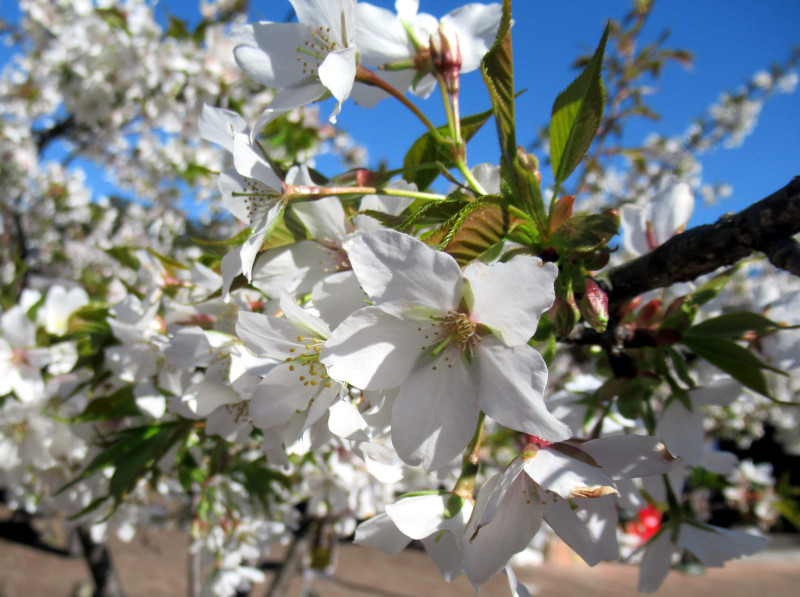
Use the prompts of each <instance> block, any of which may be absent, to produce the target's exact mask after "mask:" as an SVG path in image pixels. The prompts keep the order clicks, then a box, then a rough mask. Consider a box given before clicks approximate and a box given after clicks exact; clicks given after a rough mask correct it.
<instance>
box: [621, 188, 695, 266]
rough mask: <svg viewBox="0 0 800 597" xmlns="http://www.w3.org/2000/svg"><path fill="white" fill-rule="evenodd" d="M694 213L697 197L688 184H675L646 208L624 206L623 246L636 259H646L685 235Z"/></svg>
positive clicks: (635, 205) (622, 212) (634, 205)
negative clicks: (681, 235)
mask: <svg viewBox="0 0 800 597" xmlns="http://www.w3.org/2000/svg"><path fill="white" fill-rule="evenodd" d="M693 211H694V195H693V194H692V190H691V189H690V188H689V185H688V184H686V183H685V182H679V183H676V184H673V185H671V186H669V187H667V188H666V189H664V190H663V191H662V192H661V193H659V194H658V195H657V196H656V197H655V198H653V199H652V200H650V201H649V202H648V203H647V205H644V206H642V205H638V204H635V203H627V204H625V205H623V206H622V209H621V211H620V217H621V220H622V245H623V246H624V247H625V250H626V251H628V252H630V253H633V254H634V255H644V254H645V253H649V252H650V251H652V250H653V249H655V248H656V247H657V246H659V245H661V244H663V243H665V242H666V241H668V240H669V239H670V238H672V236H674V235H675V234H677V233H679V232H682V231H683V230H684V229H685V228H686V225H687V224H688V223H689V220H690V219H691V217H692V212H693Z"/></svg>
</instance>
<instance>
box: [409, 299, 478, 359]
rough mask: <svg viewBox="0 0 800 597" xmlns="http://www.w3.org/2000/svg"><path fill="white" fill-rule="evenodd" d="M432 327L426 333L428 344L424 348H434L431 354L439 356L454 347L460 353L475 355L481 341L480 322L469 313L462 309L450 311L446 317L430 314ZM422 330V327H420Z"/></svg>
mask: <svg viewBox="0 0 800 597" xmlns="http://www.w3.org/2000/svg"><path fill="white" fill-rule="evenodd" d="M430 320H431V323H432V325H431V328H430V331H429V333H427V334H425V340H426V344H425V345H423V346H422V350H428V349H429V348H431V347H432V348H433V350H432V351H431V356H434V357H435V356H438V355H439V354H441V353H442V352H444V351H445V350H446V349H448V348H454V349H455V350H457V351H458V352H460V353H464V352H466V353H467V356H469V357H470V358H471V357H472V356H473V351H474V349H475V346H477V345H478V343H479V342H480V341H481V337H480V335H479V334H478V333H477V328H478V324H477V323H475V322H474V321H472V320H471V319H470V318H469V315H467V314H466V313H462V312H460V311H448V312H447V315H445V316H444V317H434V316H433V315H431V316H430ZM420 331H422V328H420Z"/></svg>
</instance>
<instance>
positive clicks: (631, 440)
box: [580, 435, 677, 477]
mask: <svg viewBox="0 0 800 597" xmlns="http://www.w3.org/2000/svg"><path fill="white" fill-rule="evenodd" d="M580 449H581V450H582V451H584V452H586V453H587V454H588V455H589V456H591V457H592V458H593V459H594V461H595V462H596V463H597V464H599V465H600V467H601V468H602V469H603V472H604V473H606V474H607V475H609V476H611V477H647V476H650V475H663V474H664V473H666V472H668V471H670V470H672V468H673V467H674V466H675V464H676V463H677V461H676V460H675V459H674V458H672V457H671V456H670V454H669V453H668V452H667V451H666V448H665V447H664V445H663V444H661V443H660V442H659V441H658V440H657V439H656V438H654V437H650V436H649V435H617V436H613V437H604V438H600V439H594V440H590V441H588V442H584V443H582V444H581V445H580Z"/></svg>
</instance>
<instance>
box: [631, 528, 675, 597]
mask: <svg viewBox="0 0 800 597" xmlns="http://www.w3.org/2000/svg"><path fill="white" fill-rule="evenodd" d="M673 553H675V544H674V543H672V538H671V535H670V532H669V531H668V530H665V531H663V532H661V533H660V534H659V535H658V536H656V538H655V539H652V540H651V541H650V543H648V544H647V549H646V550H645V552H644V556H643V557H642V562H641V564H640V565H639V591H641V592H643V593H648V594H650V593H655V592H656V591H657V590H658V588H659V587H660V586H661V583H663V582H664V579H665V578H667V574H669V569H670V566H671V564H672V554H673Z"/></svg>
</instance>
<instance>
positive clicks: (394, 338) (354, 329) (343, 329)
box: [320, 307, 424, 390]
mask: <svg viewBox="0 0 800 597" xmlns="http://www.w3.org/2000/svg"><path fill="white" fill-rule="evenodd" d="M418 327H419V326H417V325H416V324H415V322H414V321H408V320H404V319H401V318H399V317H396V316H394V315H391V314H389V313H386V312H385V311H384V310H382V309H379V308H378V307H365V308H364V309H361V310H359V311H356V312H355V313H353V314H352V315H351V316H350V317H348V318H347V319H345V320H344V321H343V322H342V323H341V324H340V325H339V327H337V328H336V329H335V330H333V332H332V333H331V336H330V337H329V338H328V341H327V342H326V343H325V346H324V347H323V349H322V352H321V354H320V362H322V363H323V364H324V365H325V366H326V367H327V368H328V375H330V376H331V377H332V378H334V379H338V380H340V381H345V382H347V383H350V384H353V385H354V386H356V387H358V388H361V389H362V390H384V389H390V388H396V387H397V386H399V385H400V384H402V383H403V382H404V381H405V379H406V378H407V377H408V374H409V373H410V372H411V370H412V368H413V367H414V364H415V363H416V362H417V360H418V359H419V357H420V355H421V354H422V349H421V346H422V345H423V342H424V334H423V332H420V331H418V329H417V328H418Z"/></svg>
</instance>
